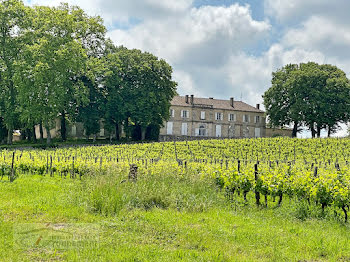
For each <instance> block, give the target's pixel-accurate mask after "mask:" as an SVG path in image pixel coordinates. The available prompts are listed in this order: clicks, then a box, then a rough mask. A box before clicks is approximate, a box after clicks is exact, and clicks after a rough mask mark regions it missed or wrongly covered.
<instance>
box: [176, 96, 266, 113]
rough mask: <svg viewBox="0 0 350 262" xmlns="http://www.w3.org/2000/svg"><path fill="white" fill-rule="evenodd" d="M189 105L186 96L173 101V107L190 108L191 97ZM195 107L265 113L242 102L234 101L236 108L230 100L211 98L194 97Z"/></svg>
mask: <svg viewBox="0 0 350 262" xmlns="http://www.w3.org/2000/svg"><path fill="white" fill-rule="evenodd" d="M188 100H189V103H188V104H187V103H186V101H185V96H175V97H174V98H173V100H172V101H171V105H172V106H188V107H191V106H192V105H191V103H190V101H191V97H189V98H188ZM193 104H194V105H198V106H200V105H203V106H210V107H212V108H214V109H226V110H236V111H244V112H255V113H264V111H262V110H260V109H257V108H256V107H254V106H251V105H248V104H247V103H244V102H242V101H234V102H233V105H234V108H232V107H231V105H230V100H222V99H211V98H198V97H194V99H193Z"/></svg>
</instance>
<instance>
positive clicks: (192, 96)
mask: <svg viewBox="0 0 350 262" xmlns="http://www.w3.org/2000/svg"><path fill="white" fill-rule="evenodd" d="M193 98H194V95H191V105H193Z"/></svg>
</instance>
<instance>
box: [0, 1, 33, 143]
mask: <svg viewBox="0 0 350 262" xmlns="http://www.w3.org/2000/svg"><path fill="white" fill-rule="evenodd" d="M28 24H29V19H28V8H26V7H25V6H24V5H23V3H22V2H21V1H18V0H1V1H0V43H1V44H0V46H1V48H0V116H1V117H2V118H3V122H4V124H5V126H6V128H7V130H8V140H7V142H8V143H12V131H13V129H14V128H15V127H16V125H17V124H18V112H17V110H16V109H17V108H16V106H17V103H18V102H17V92H18V91H17V89H16V85H15V83H14V75H15V74H16V72H17V69H16V68H15V64H16V61H17V59H18V55H19V54H20V53H21V52H20V50H21V49H22V48H23V46H25V45H26V44H27V39H26V37H25V35H24V34H23V31H24V30H25V29H26V28H27V26H28Z"/></svg>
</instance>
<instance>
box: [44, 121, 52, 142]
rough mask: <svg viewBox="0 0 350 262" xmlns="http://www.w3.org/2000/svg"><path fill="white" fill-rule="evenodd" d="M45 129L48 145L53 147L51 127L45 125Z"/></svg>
mask: <svg viewBox="0 0 350 262" xmlns="http://www.w3.org/2000/svg"><path fill="white" fill-rule="evenodd" d="M45 129H46V137H47V139H46V144H48V145H51V133H50V127H49V125H48V124H46V125H45Z"/></svg>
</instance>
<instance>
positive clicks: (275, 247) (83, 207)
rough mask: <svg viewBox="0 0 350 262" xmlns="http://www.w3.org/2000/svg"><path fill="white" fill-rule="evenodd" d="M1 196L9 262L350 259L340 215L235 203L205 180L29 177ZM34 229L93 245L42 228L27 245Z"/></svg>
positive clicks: (290, 205)
mask: <svg viewBox="0 0 350 262" xmlns="http://www.w3.org/2000/svg"><path fill="white" fill-rule="evenodd" d="M0 192H1V198H0V221H1V222H0V261H350V225H349V223H347V224H344V223H343V222H342V220H341V219H339V220H338V219H336V217H334V216H333V215H331V214H329V215H328V214H327V212H329V213H330V212H333V211H332V210H327V212H326V213H321V210H317V209H315V210H311V211H310V210H308V212H304V209H305V208H306V206H305V205H303V203H302V202H300V203H299V202H298V201H289V200H288V199H286V200H285V201H284V202H283V203H282V206H281V207H279V208H277V207H276V206H277V204H276V205H275V203H272V204H269V207H268V208H263V207H260V208H257V207H256V206H255V205H254V200H253V198H254V195H253V194H250V195H248V204H245V203H244V202H243V200H242V199H241V198H238V197H236V196H235V197H234V199H232V200H230V201H229V200H227V198H226V197H225V193H224V192H221V191H220V190H218V189H217V187H216V186H215V184H214V183H213V180H212V179H211V180H209V179H203V178H199V177H198V176H195V175H193V176H189V177H188V176H179V175H176V174H164V175H162V176H159V175H145V176H142V177H140V178H139V180H138V181H137V182H136V183H133V182H129V181H127V174H113V173H111V174H107V175H106V174H104V175H102V174H101V175H98V174H97V175H96V176H93V177H85V178H83V180H79V179H76V180H74V179H69V178H67V179H64V178H60V177H50V176H38V175H20V176H19V177H18V178H17V179H16V180H15V181H14V182H13V183H10V182H8V181H5V180H3V181H1V182H0ZM269 203H270V202H269ZM33 223H34V225H37V223H41V224H40V225H39V227H40V226H42V227H45V225H46V226H48V225H49V224H48V223H51V224H50V225H49V226H48V227H54V228H55V227H58V228H61V229H62V228H63V229H65V227H67V230H68V227H72V228H73V231H75V234H77V235H79V234H80V235H81V236H89V237H90V238H89V241H90V242H87V241H85V242H84V241H82V242H81V244H80V245H78V246H75V247H74V246H73V244H74V243H75V242H74V241H73V240H72V239H71V238H68V244H67V245H66V246H63V245H62V246H59V247H53V246H52V245H51V244H50V242H48V241H47V239H45V237H46V235H45V234H46V233H42V232H40V231H38V232H36V231H34V232H30V233H28V232H27V234H31V235H30V240H29V242H28V243H26V244H23V243H22V242H21V238H24V237H25V235H21V234H17V233H18V232H22V231H23V230H22V231H20V230H21V229H23V228H27V227H28V230H30V229H31V228H32V227H33ZM79 225H80V227H79ZM75 227H76V228H75ZM81 227H82V228H81ZM90 230H91V231H90ZM24 231H26V230H24ZM24 231H23V232H24ZM42 235H43V238H42V240H41V241H40V242H38V243H36V242H37V241H38V239H39V238H40V236H42ZM69 241H71V242H69Z"/></svg>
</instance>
